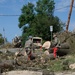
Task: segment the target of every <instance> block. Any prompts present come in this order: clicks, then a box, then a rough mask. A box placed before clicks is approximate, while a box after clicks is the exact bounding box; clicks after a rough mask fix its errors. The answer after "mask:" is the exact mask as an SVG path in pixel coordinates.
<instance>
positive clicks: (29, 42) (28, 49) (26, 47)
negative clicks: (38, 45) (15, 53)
mask: <svg viewBox="0 0 75 75" xmlns="http://www.w3.org/2000/svg"><path fill="white" fill-rule="evenodd" d="M31 49H32V36H29V38H28V40H27V41H26V42H25V50H26V53H27V54H28V53H29V52H30V51H31Z"/></svg>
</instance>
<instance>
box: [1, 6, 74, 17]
mask: <svg viewBox="0 0 75 75" xmlns="http://www.w3.org/2000/svg"><path fill="white" fill-rule="evenodd" d="M67 7H70V5H67V6H64V7H61V8H57V9H55V10H54V11H56V10H61V9H64V8H67ZM73 7H74V8H75V6H73ZM0 16H20V15H13V14H12V15H7V14H4V15H2V14H0Z"/></svg>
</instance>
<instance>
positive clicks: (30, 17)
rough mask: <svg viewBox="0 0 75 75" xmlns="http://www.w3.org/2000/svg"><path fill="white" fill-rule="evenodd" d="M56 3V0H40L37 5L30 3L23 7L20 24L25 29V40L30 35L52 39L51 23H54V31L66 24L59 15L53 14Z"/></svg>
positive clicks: (59, 29)
mask: <svg viewBox="0 0 75 75" xmlns="http://www.w3.org/2000/svg"><path fill="white" fill-rule="evenodd" d="M54 5H55V3H54V0H38V1H37V2H36V6H35V5H34V4H32V3H28V4H27V5H24V6H23V7H22V9H21V11H22V14H21V16H20V17H19V25H18V26H19V28H22V30H23V39H24V40H25V39H26V38H27V37H28V36H29V35H32V36H39V37H42V38H43V40H50V38H51V33H50V26H51V25H53V32H54V33H55V32H59V31H61V30H62V29H63V25H64V24H63V23H62V22H61V21H60V19H59V18H58V17H57V16H54V15H53V13H54V8H55V6H54ZM24 37H25V38H24Z"/></svg>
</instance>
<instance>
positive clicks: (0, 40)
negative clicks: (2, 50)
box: [0, 34, 4, 45]
mask: <svg viewBox="0 0 75 75" xmlns="http://www.w3.org/2000/svg"><path fill="white" fill-rule="evenodd" d="M3 43H4V39H3V37H2V34H0V45H1V44H3Z"/></svg>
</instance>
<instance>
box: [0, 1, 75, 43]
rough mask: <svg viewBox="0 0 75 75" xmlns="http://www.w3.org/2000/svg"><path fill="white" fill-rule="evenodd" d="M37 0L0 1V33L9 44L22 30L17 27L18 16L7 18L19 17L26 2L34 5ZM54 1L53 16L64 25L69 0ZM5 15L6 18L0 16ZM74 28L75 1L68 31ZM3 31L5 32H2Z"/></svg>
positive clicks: (68, 8) (66, 18)
mask: <svg viewBox="0 0 75 75" xmlns="http://www.w3.org/2000/svg"><path fill="white" fill-rule="evenodd" d="M36 1H37V0H0V33H1V34H2V35H3V37H4V36H5V37H6V38H7V40H8V41H9V42H12V39H13V38H14V37H15V35H18V36H20V35H21V34H22V29H20V28H19V27H18V24H19V21H18V18H19V16H8V15H21V8H22V7H23V5H25V4H27V3H28V2H32V3H33V4H35V5H36ZM54 1H55V11H54V16H58V17H59V18H60V20H61V21H62V22H64V23H66V22H67V20H68V14H69V10H70V7H66V6H70V4H71V0H54ZM65 7H66V8H65ZM2 15H7V16H2ZM74 28H75V1H74V7H73V10H72V14H71V20H70V24H69V31H73V29H74ZM3 29H4V30H5V31H3Z"/></svg>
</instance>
